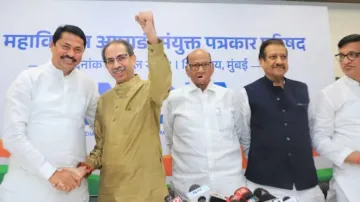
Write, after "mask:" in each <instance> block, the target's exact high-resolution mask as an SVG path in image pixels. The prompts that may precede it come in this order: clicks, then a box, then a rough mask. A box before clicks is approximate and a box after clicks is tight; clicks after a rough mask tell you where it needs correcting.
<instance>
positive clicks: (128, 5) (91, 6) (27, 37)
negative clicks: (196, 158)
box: [0, 1, 334, 168]
mask: <svg viewBox="0 0 360 202" xmlns="http://www.w3.org/2000/svg"><path fill="white" fill-rule="evenodd" d="M142 10H152V11H153V12H154V16H155V24H156V28H157V32H158V35H159V36H161V37H165V38H164V40H165V42H166V43H167V44H166V46H167V47H166V53H167V55H168V57H169V59H170V60H171V66H172V70H173V87H174V88H177V87H179V86H182V85H184V84H185V82H188V78H187V76H186V74H185V71H184V69H183V64H184V62H183V59H184V58H185V57H186V54H188V53H189V52H190V51H191V49H193V48H196V47H201V48H205V49H207V50H208V51H209V52H210V53H211V54H212V59H213V60H214V61H218V62H216V67H217V68H216V71H215V73H214V76H213V80H214V81H215V82H225V84H226V86H227V87H229V88H233V89H234V90H239V88H240V87H242V86H243V85H246V84H248V83H250V82H252V81H254V80H256V79H258V78H259V77H262V76H263V75H264V74H263V71H262V69H261V68H259V64H258V60H257V56H258V51H259V46H260V43H261V40H262V38H270V37H273V36H275V37H280V38H283V39H284V41H285V43H286V45H287V47H288V50H289V72H288V73H287V77H289V78H292V79H296V80H300V81H303V82H305V83H307V84H308V86H309V90H310V94H311V97H312V98H313V99H314V98H315V95H316V94H317V93H319V91H320V90H321V89H322V88H324V87H325V86H326V85H328V84H330V83H332V82H333V81H334V72H333V69H334V68H333V64H332V61H333V60H332V55H331V48H330V31H329V24H328V13H327V8H326V7H307V6H275V5H245V4H205V3H199V4H195V3H193V4H185V3H160V2H156V3H155V2H154V3H150V2H116V1H108V2H97V1H87V2H86V1H75V2H73V1H58V2H47V3H42V4H39V3H33V2H32V1H23V2H22V3H19V2H18V1H17V2H14V1H7V2H6V3H2V5H1V8H0V34H1V35H0V37H1V40H0V56H1V60H0V68H1V72H2V73H1V74H0V78H1V84H0V96H1V102H0V109H1V110H0V113H1V112H3V97H4V95H5V92H6V90H7V88H8V86H9V85H10V83H11V82H12V80H13V79H14V78H15V76H16V75H17V74H19V73H20V72H21V71H22V70H24V69H26V68H36V67H35V66H36V65H40V64H43V63H45V62H47V61H48V60H49V59H50V56H51V54H50V50H49V48H48V44H49V36H50V37H51V35H52V34H53V32H54V31H55V29H56V28H57V26H59V25H62V24H74V25H77V26H79V27H81V28H82V29H83V30H84V32H85V34H86V35H87V36H88V37H89V39H90V41H89V46H88V48H87V49H86V51H85V54H84V57H83V60H84V61H83V63H81V64H80V65H79V67H78V68H79V69H81V70H82V71H85V72H86V73H87V74H89V75H90V76H91V77H92V78H93V79H94V80H96V81H97V82H98V83H99V87H100V89H99V90H100V91H101V92H103V91H105V90H107V87H110V86H112V85H113V83H114V82H113V80H112V78H111V76H110V75H109V74H108V73H107V71H106V69H105V68H104V65H103V63H102V62H101V47H102V44H101V43H100V42H99V40H100V41H101V40H103V39H106V38H107V36H113V37H108V38H111V39H114V38H124V37H125V38H127V39H129V40H133V42H134V44H135V53H136V55H137V57H138V60H139V61H142V62H139V65H138V66H137V67H136V72H137V73H138V74H140V76H141V77H142V78H143V79H147V73H148V70H147V68H146V65H145V64H146V60H147V58H146V56H147V52H146V49H144V46H143V43H144V40H145V38H144V34H143V33H142V30H141V28H140V27H139V25H138V24H137V23H136V21H135V20H134V16H135V15H136V14H137V12H139V11H142ZM39 31H43V32H42V33H39ZM37 34H38V35H41V36H42V38H40V37H38V38H37V36H36V35H37ZM15 35H16V38H14V36H15ZM46 36H47V37H46ZM214 38H215V43H213V40H214ZM192 40H193V41H194V42H195V43H192V42H191V41H192ZM181 47H183V48H181ZM88 61H91V63H89V62H88ZM230 61H235V62H234V63H232V62H230ZM140 63H142V65H140ZM231 64H232V65H233V67H234V68H232V67H231V66H230V65H231ZM1 114H3V113H1ZM2 122H3V117H1V118H0V127H1V128H2ZM50 135H51V134H50ZM86 135H87V143H88V150H89V151H90V150H91V149H92V148H93V145H94V136H93V133H92V131H90V130H89V129H88V128H87V132H86ZM160 136H161V137H162V141H164V138H163V132H161V133H160ZM163 152H164V155H165V154H168V150H167V148H166V145H165V144H163ZM320 161H321V160H320V159H319V161H317V167H318V168H323V167H326V166H327V165H325V164H323V163H320V164H319V163H318V162H320ZM5 162H6V160H5V159H4V158H3V159H2V162H1V159H0V164H1V163H5Z"/></svg>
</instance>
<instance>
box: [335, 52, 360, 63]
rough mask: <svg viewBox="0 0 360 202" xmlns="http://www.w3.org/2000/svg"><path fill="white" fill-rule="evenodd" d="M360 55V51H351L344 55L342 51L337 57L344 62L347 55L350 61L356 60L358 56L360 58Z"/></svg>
mask: <svg viewBox="0 0 360 202" xmlns="http://www.w3.org/2000/svg"><path fill="white" fill-rule="evenodd" d="M359 56H360V53H357V52H349V53H348V54H346V55H344V54H342V53H339V54H336V55H335V58H336V59H337V60H338V61H339V62H342V61H344V59H345V57H347V58H348V59H349V60H350V61H354V60H356V58H358V57H359Z"/></svg>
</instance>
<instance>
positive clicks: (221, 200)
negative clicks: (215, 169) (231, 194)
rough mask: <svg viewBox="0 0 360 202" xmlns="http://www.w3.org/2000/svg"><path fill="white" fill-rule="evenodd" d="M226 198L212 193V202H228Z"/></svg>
mask: <svg viewBox="0 0 360 202" xmlns="http://www.w3.org/2000/svg"><path fill="white" fill-rule="evenodd" d="M226 199H227V198H226V197H225V196H223V195H220V194H217V193H215V192H211V193H210V202H227V201H226Z"/></svg>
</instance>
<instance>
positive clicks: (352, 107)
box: [312, 76, 360, 202]
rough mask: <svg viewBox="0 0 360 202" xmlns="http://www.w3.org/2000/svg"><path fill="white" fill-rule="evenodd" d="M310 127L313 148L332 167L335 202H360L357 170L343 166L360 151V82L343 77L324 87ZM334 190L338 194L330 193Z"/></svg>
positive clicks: (359, 167) (358, 171)
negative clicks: (330, 162)
mask: <svg viewBox="0 0 360 202" xmlns="http://www.w3.org/2000/svg"><path fill="white" fill-rule="evenodd" d="M313 123H314V125H313V127H312V136H313V144H314V147H315V148H316V150H317V152H318V153H319V154H320V155H322V156H325V157H326V158H328V159H329V160H330V161H332V163H333V171H334V173H333V181H334V182H332V183H331V185H333V186H331V187H330V189H331V190H330V195H332V193H334V192H335V193H336V192H339V193H338V194H337V195H338V196H340V198H339V199H338V200H337V201H347V200H348V201H350V202H352V201H359V200H360V192H359V190H358V189H359V187H360V166H359V165H351V164H348V163H344V160H345V158H346V157H347V156H348V155H349V154H350V153H351V152H353V151H360V85H359V82H357V81H355V80H352V79H350V78H349V77H347V76H344V77H342V78H341V79H339V80H337V81H336V82H335V83H333V84H332V85H330V86H328V87H326V88H325V89H324V90H323V91H322V93H321V96H320V99H319V103H318V105H317V107H316V112H315V114H314V121H313ZM334 187H337V190H332V189H333V188H334ZM342 193H343V194H342ZM330 195H329V197H328V198H329V199H330V198H331V196H330ZM341 195H345V196H346V197H347V199H345V200H344V199H341V198H343V197H345V196H343V197H341ZM335 201H336V200H335Z"/></svg>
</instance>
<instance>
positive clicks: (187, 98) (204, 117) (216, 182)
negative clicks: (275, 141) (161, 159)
mask: <svg viewBox="0 0 360 202" xmlns="http://www.w3.org/2000/svg"><path fill="white" fill-rule="evenodd" d="M241 113H242V110H241V108H240V105H239V99H238V97H237V96H236V95H235V93H234V91H233V90H231V89H228V88H223V87H220V86H217V85H215V84H212V83H210V84H209V86H208V88H207V89H206V90H204V92H202V91H201V89H199V88H197V87H196V86H195V85H194V84H193V83H191V84H190V85H186V86H184V87H181V88H178V89H175V90H173V91H171V93H170V95H169V97H168V99H167V100H166V104H165V105H164V124H163V126H164V130H165V133H166V140H167V145H168V147H169V151H170V153H171V155H172V158H173V170H172V172H173V173H172V180H171V182H172V184H173V185H174V187H175V188H176V189H178V190H179V191H180V192H182V193H186V192H188V191H189V187H190V186H191V185H193V184H199V185H208V186H209V187H210V189H211V191H213V192H215V193H218V194H220V195H225V196H230V195H232V194H233V193H234V191H235V190H236V189H238V188H239V187H242V186H245V178H244V176H243V172H242V156H241V150H240V142H241V144H242V146H243V147H244V149H245V151H247V150H248V147H249V144H250V137H249V136H244V135H243V134H248V133H244V131H242V125H243V122H242V120H240V117H242V115H241Z"/></svg>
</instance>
